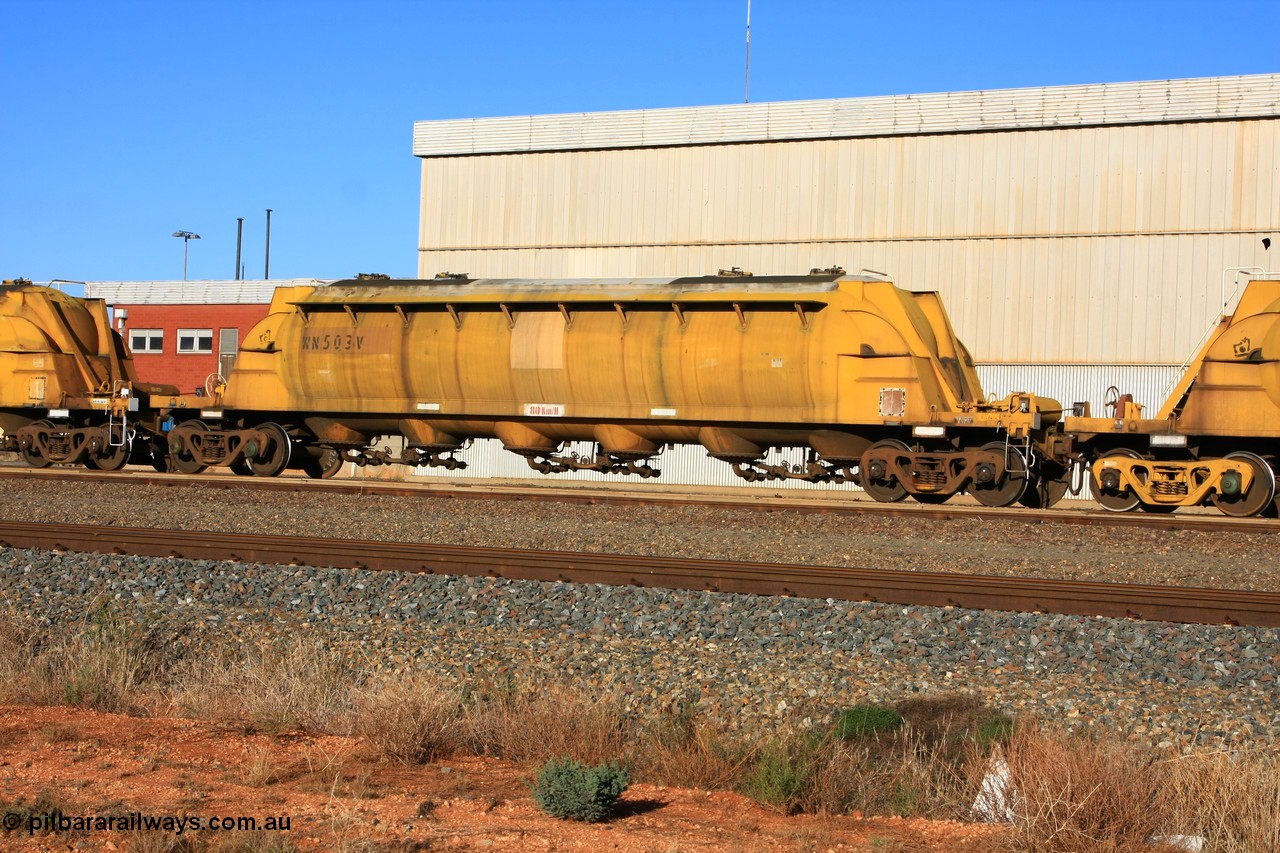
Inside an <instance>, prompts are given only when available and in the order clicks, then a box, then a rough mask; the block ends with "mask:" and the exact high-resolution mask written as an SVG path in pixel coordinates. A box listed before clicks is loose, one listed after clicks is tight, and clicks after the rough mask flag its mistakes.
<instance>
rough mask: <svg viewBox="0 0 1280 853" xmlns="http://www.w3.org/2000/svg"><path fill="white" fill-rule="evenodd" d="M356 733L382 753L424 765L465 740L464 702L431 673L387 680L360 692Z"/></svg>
mask: <svg viewBox="0 0 1280 853" xmlns="http://www.w3.org/2000/svg"><path fill="white" fill-rule="evenodd" d="M353 705H354V708H353V711H352V714H353V725H352V728H353V730H354V731H355V732H356V733H357V734H359V735H362V736H363V737H364V738H365V740H366V741H367V742H368V743H369V744H370V745H371V746H372V747H373V748H374V749H375V750H377V751H378V752H379V753H380V754H382V755H385V756H387V757H389V758H393V759H395V760H397V761H401V762H403V763H405V764H424V763H426V762H428V761H434V760H435V759H436V758H440V757H442V756H446V755H452V754H453V753H456V752H457V751H458V750H460V749H461V748H462V746H463V744H464V742H465V726H464V720H463V708H462V698H461V696H460V695H459V694H458V692H457V691H456V690H454V689H452V688H450V687H447V686H446V685H445V684H444V683H443V681H442V680H440V679H438V678H434V677H432V676H428V675H421V674H418V675H409V676H406V677H404V678H401V679H390V678H384V679H380V680H379V681H377V682H375V683H373V684H371V685H369V686H368V687H366V688H364V689H362V690H360V691H359V692H357V693H356V695H355V699H354V702H353Z"/></svg>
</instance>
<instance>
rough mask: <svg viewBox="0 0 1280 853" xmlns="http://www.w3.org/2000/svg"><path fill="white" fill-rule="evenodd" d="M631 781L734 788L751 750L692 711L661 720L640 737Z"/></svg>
mask: <svg viewBox="0 0 1280 853" xmlns="http://www.w3.org/2000/svg"><path fill="white" fill-rule="evenodd" d="M641 742H642V743H643V747H642V748H641V749H638V750H636V752H637V754H636V758H635V778H637V779H644V780H645V781H648V782H653V783H655V784H659V785H671V786H674V787H678V788H702V789H704V790H717V789H723V788H731V787H735V782H736V781H737V780H738V779H740V778H741V777H742V775H743V772H744V771H745V769H746V767H747V765H748V764H749V762H750V760H751V758H752V754H753V751H752V749H751V748H750V747H748V746H746V745H744V744H742V743H740V742H739V741H738V740H736V739H734V738H732V737H730V736H729V735H728V734H727V733H726V732H724V731H722V730H720V729H719V728H718V727H717V726H714V725H711V724H709V723H707V722H705V721H703V720H701V719H699V718H698V717H697V715H696V714H694V713H692V712H686V713H682V714H679V715H674V716H670V717H665V718H662V719H660V720H658V721H656V722H655V723H653V724H651V725H650V726H649V727H648V728H647V729H646V730H645V731H644V733H643V734H642V736H641Z"/></svg>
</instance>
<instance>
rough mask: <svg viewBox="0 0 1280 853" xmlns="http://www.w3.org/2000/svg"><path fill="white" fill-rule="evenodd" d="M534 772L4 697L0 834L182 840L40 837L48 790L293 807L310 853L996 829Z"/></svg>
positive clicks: (42, 840) (40, 844)
mask: <svg viewBox="0 0 1280 853" xmlns="http://www.w3.org/2000/svg"><path fill="white" fill-rule="evenodd" d="M527 778H528V776H527V772H526V771H525V770H522V769H521V768H518V767H516V766H513V765H511V764H509V763H506V762H502V761H496V760H490V759H478V758H463V759H456V760H449V761H444V762H439V763H434V764H427V765H422V766H414V767H406V766H403V765H400V764H396V763H392V762H387V761H380V760H377V759H375V758H371V757H370V756H369V754H368V753H367V751H365V749H364V747H363V745H362V744H361V742H360V741H359V740H358V739H355V738H346V737H329V736H315V735H304V734H283V735H270V734H261V733H252V732H245V731H244V730H243V729H239V728H232V727H227V726H225V725H219V724H214V723H209V722H201V721H196V720H185V719H168V718H139V717H127V716H120V715H115V714H103V713H97V712H93V711H85V710H78V709H72V708H25V707H0V800H3V803H0V819H4V820H6V821H11V820H14V818H12V817H7V814H17V815H18V817H17V820H18V821H19V822H20V825H19V828H18V829H17V830H15V831H12V832H3V834H0V848H3V849H5V850H24V851H28V850H67V849H88V850H130V849H133V848H135V847H139V846H145V849H146V850H165V849H167V848H168V847H169V846H170V845H169V844H168V843H167V841H168V840H169V839H172V838H173V837H174V833H173V832H172V831H170V832H164V831H163V830H161V831H155V832H151V833H144V832H140V831H137V830H132V829H125V830H123V831H121V830H119V829H116V830H108V829H106V828H100V829H90V830H80V831H77V830H76V829H74V828H73V829H71V830H69V831H67V832H63V833H54V834H49V833H45V832H37V833H35V834H34V835H32V834H29V832H28V826H29V824H28V816H27V815H25V814H22V813H21V812H22V810H23V808H24V807H25V808H27V809H30V807H31V806H32V804H33V803H35V802H37V801H38V800H41V799H42V800H43V801H44V802H46V803H53V804H55V805H56V806H58V807H60V808H61V810H62V812H63V814H64V815H65V816H66V817H68V818H71V817H77V818H83V817H84V816H99V815H102V816H105V815H108V814H113V815H125V814H128V813H130V812H137V813H141V814H144V815H148V816H152V817H161V818H162V817H166V816H168V817H179V816H201V817H212V816H218V817H222V816H236V817H253V818H256V819H258V821H260V822H264V821H265V820H266V819H267V818H269V817H288V818H289V821H290V828H289V830H288V832H287V833H286V834H287V837H288V841H289V842H291V843H292V844H293V845H294V846H295V848H296V849H299V850H307V851H311V850H351V851H356V850H360V851H412V850H472V849H476V850H481V849H483V850H510V851H516V850H521V851H523V850H555V851H577V850H581V851H595V850H613V851H623V852H624V853H632V851H634V853H640V851H644V853H648V851H670V853H677V851H679V853H687V851H713V850H714V851H741V853H747V851H765V850H812V851H826V850H850V851H863V850H865V851H877V853H908V851H909V853H926V851H928V853H935V851H936V853H943V851H946V853H962V852H963V851H978V850H982V849H984V848H989V847H990V846H991V841H992V839H993V835H994V833H996V832H997V831H998V830H995V829H993V828H990V827H985V826H971V825H967V824H960V823H948V822H937V821H924V820H897V819H881V818H876V819H861V818H858V817H816V816H797V817H784V816H782V815H778V814H775V813H773V812H770V811H767V810H765V809H762V808H760V807H759V806H757V805H755V804H754V803H752V802H751V801H750V800H748V799H746V798H744V797H742V796H739V795H737V794H730V793H709V792H705V791H693V790H685V789H679V788H660V787H655V786H652V785H633V786H632V787H631V788H630V789H628V790H627V792H626V794H625V795H624V797H623V809H622V813H621V815H620V816H619V817H617V818H616V819H614V820H613V821H611V822H609V823H605V824H592V825H585V824H580V823H573V822H570V821H560V820H555V819H553V818H550V817H547V816H546V815H544V814H542V813H541V812H540V811H538V809H537V808H536V807H535V805H534V803H533V801H532V799H531V798H530V796H529V792H528V788H527V787H526V784H525V780H526V779H527ZM41 811H43V809H41ZM64 823H65V822H64ZM8 825H9V824H8V823H7V822H6V826H8ZM260 825H261V823H260ZM187 832H191V830H187ZM278 833H279V830H277V831H275V832H267V831H260V832H259V834H258V835H257V836H256V839H255V838H253V837H246V835H245V834H244V833H240V834H239V835H238V836H234V837H238V838H239V839H240V840H241V841H242V842H246V846H247V847H249V849H254V848H257V847H260V846H266V845H270V844H271V843H272V842H279V841H280V838H279V837H278ZM231 837H233V836H232V835H231V834H229V833H225V832H215V831H212V830H207V829H206V830H201V831H199V832H198V839H197V841H198V842H209V843H210V846H211V847H212V849H214V850H217V849H218V847H219V846H220V845H219V844H218V843H217V839H219V838H223V839H226V840H230V838H231ZM196 849H202V847H201V846H200V845H199V843H198V844H197V847H196ZM241 849H244V848H241ZM273 849H274V848H273Z"/></svg>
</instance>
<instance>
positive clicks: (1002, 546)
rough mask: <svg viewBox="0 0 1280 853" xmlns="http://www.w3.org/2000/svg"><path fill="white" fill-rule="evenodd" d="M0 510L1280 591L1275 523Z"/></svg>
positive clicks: (241, 508) (267, 503)
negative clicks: (1240, 528)
mask: <svg viewBox="0 0 1280 853" xmlns="http://www.w3.org/2000/svg"><path fill="white" fill-rule="evenodd" d="M3 491H4V500H3V501H2V502H0V516H2V517H4V518H10V519H15V520H17V519H21V520H31V521H47V522H51V523H54V522H56V523H64V524H104V525H119V526H125V527H145V528H155V529H178V530H206V531H209V532H211V533H218V532H225V533H261V532H270V533H277V534H292V535H297V536H318V537H330V538H340V539H357V540H367V539H372V540H381V541H395V542H433V543H437V544H450V545H485V546H492V547H505V548H528V549H535V550H549V551H583V552H592V553H605V554H638V555H656V556H667V557H696V558H705V559H712V560H744V561H757V562H769V563H795V564H797V565H824V566H853V567H859V568H861V567H866V568H877V569H903V570H909V571H933V572H972V573H977V574H992V575H1009V576H1017V577H1045V578H1060V579H1078V580H1095V581H1115V582H1120V583H1147V584H1169V585H1174V586H1196V587H1209V588H1230V589H1257V590H1270V591H1280V534H1277V533H1276V532H1275V531H1274V530H1272V531H1269V532H1259V533H1225V534H1224V533H1215V532H1212V531H1204V530H1172V531H1170V530H1154V529H1142V528H1133V527H1128V528H1121V527H1112V526H1105V525H1097V526H1088V525H1080V524H1035V523H1028V522H1024V521H990V520H983V519H978V518H972V519H966V518H953V519H945V520H937V519H930V518H927V517H924V516H917V515H902V516H887V515H880V514H865V515H844V514H839V515H837V514H822V513H805V512H798V511H795V510H787V509H773V510H770V511H758V510H754V509H752V508H751V507H743V508H742V509H725V508H717V507H700V506H688V505H684V506H681V505H658V506H639V505H627V504H608V503H601V504H594V505H592V504H578V503H566V502H556V501H510V500H485V499H466V498H441V497H427V498H407V497H402V496H386V495H377V494H364V495H342V494H333V493H328V492H320V491H317V490H306V489H303V490H301V491H297V492H275V491H262V490H255V489H242V488H212V487H204V486H198V485H190V484H183V485H176V486H152V485H139V484H130V483H127V482H124V483H122V484H119V485H117V484H114V483H112V484H108V483H91V482H66V481H56V480H42V479H36V478H31V479H5V480H4V483H3Z"/></svg>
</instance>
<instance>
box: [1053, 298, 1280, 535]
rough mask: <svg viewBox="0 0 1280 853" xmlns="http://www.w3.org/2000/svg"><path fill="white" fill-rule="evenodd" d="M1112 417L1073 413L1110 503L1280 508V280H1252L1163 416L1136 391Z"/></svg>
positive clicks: (1071, 421) (1121, 397)
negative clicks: (1151, 412)
mask: <svg viewBox="0 0 1280 853" xmlns="http://www.w3.org/2000/svg"><path fill="white" fill-rule="evenodd" d="M1107 407H1108V409H1109V412H1108V413H1104V414H1110V417H1097V418H1094V417H1069V418H1067V420H1066V429H1067V430H1068V431H1070V432H1072V433H1075V434H1076V436H1077V440H1078V442H1079V444H1080V449H1081V450H1083V451H1084V452H1085V454H1086V455H1087V456H1088V457H1089V458H1090V459H1091V463H1090V474H1091V477H1092V485H1093V489H1094V495H1095V497H1096V498H1097V500H1098V501H1099V502H1100V503H1101V504H1102V505H1103V506H1104V507H1106V508H1108V509H1111V510H1115V511H1127V510H1131V509H1135V508H1138V507H1141V508H1142V509H1144V510H1147V511H1150V512H1168V511H1172V510H1174V509H1176V508H1177V507H1179V506H1196V505H1201V504H1207V505H1213V506H1216V507H1218V508H1219V509H1220V510H1222V511H1223V512H1224V513H1226V514H1228V515H1234V516H1250V515H1257V514H1260V513H1274V512H1275V509H1276V472H1277V470H1280V461H1278V460H1280V281H1269V280H1258V281H1253V282H1251V283H1250V284H1249V285H1248V286H1247V287H1246V289H1245V291H1244V293H1243V294H1242V296H1241V298H1240V301H1239V303H1238V305H1237V306H1236V309H1235V311H1234V312H1233V313H1232V314H1231V316H1229V317H1224V318H1223V319H1222V321H1221V322H1220V323H1219V324H1218V326H1217V328H1216V329H1215V330H1214V331H1213V333H1212V334H1210V335H1209V336H1208V339H1207V343H1206V344H1205V345H1204V346H1203V347H1202V348H1201V350H1200V352H1199V353H1197V354H1196V356H1195V358H1193V359H1192V360H1191V361H1190V362H1189V363H1188V365H1187V369H1186V371H1185V373H1184V374H1183V375H1182V377H1181V379H1180V380H1179V382H1178V384H1177V385H1176V386H1175V387H1174V388H1173V390H1172V392H1171V394H1170V395H1169V397H1168V399H1167V400H1166V401H1165V402H1164V404H1163V405H1162V406H1161V407H1160V409H1159V411H1158V412H1157V413H1156V414H1155V416H1154V417H1144V412H1143V410H1142V408H1141V407H1140V406H1137V405H1136V404H1134V403H1133V402H1132V399H1131V397H1130V396H1129V395H1127V394H1116V395H1114V397H1113V399H1112V400H1111V401H1109V402H1108V404H1107Z"/></svg>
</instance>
